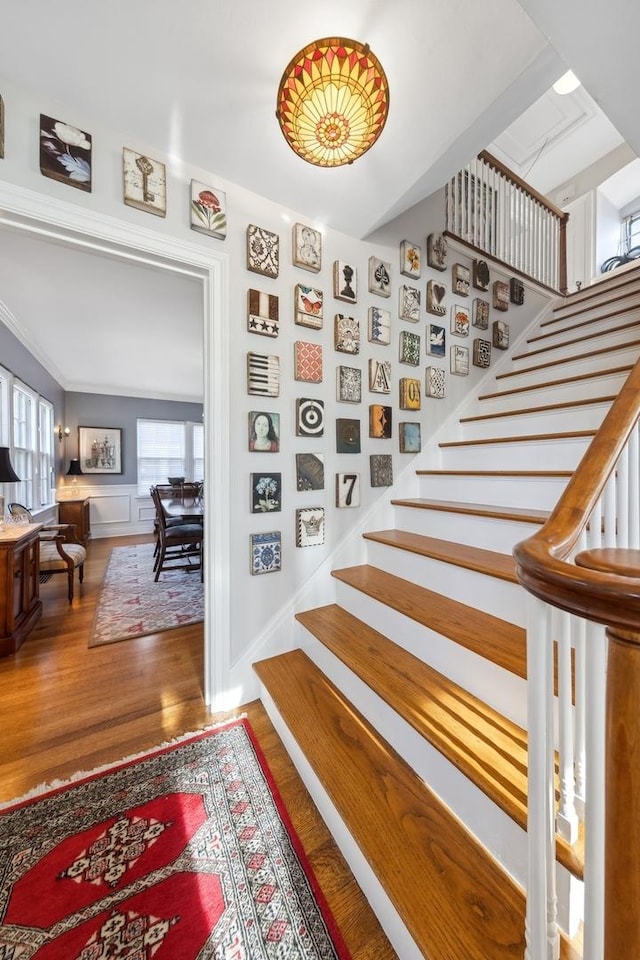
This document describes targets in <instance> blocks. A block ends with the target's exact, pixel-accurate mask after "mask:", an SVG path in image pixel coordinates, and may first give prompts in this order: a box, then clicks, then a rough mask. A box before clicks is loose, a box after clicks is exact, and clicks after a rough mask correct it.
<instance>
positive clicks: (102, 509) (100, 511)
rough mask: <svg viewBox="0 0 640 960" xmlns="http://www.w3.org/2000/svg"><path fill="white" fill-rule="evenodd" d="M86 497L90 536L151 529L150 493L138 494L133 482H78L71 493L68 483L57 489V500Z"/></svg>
mask: <svg viewBox="0 0 640 960" xmlns="http://www.w3.org/2000/svg"><path fill="white" fill-rule="evenodd" d="M80 497H89V498H90V504H89V510H90V515H91V536H92V537H93V538H95V539H97V540H99V539H102V538H104V537H127V536H133V535H134V534H138V533H152V531H153V520H154V517H155V509H154V506H153V502H152V500H151V497H148V496H147V497H141V496H139V495H138V488H137V487H136V486H135V484H130V485H129V484H110V485H105V484H101V485H100V486H92V485H91V484H88V483H83V484H78V486H77V488H76V489H75V490H74V491H73V494H71V493H70V492H69V487H65V488H63V489H61V490H59V491H58V499H59V500H69V499H74V500H75V499H77V498H80Z"/></svg>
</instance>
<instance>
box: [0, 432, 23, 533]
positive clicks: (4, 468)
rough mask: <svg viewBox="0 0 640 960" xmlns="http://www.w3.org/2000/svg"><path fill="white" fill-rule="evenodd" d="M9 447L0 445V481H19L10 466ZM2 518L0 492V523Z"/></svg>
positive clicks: (1, 496)
mask: <svg viewBox="0 0 640 960" xmlns="http://www.w3.org/2000/svg"><path fill="white" fill-rule="evenodd" d="M9 453H10V450H9V447H0V483H20V477H19V476H18V475H17V473H16V472H15V470H14V469H13V467H12V466H11V459H10V457H9ZM3 518H4V494H3V493H0V523H1V522H2V520H3Z"/></svg>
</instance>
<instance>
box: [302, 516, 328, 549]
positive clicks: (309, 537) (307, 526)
mask: <svg viewBox="0 0 640 960" xmlns="http://www.w3.org/2000/svg"><path fill="white" fill-rule="evenodd" d="M323 543H324V507H301V508H300V509H299V510H296V547H317V546H320V545H321V544H323Z"/></svg>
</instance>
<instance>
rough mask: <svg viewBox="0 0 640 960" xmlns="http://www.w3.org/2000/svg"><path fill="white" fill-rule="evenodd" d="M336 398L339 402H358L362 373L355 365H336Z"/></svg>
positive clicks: (360, 392) (360, 396)
mask: <svg viewBox="0 0 640 960" xmlns="http://www.w3.org/2000/svg"><path fill="white" fill-rule="evenodd" d="M336 373H337V390H336V399H337V400H339V401H340V402H341V403H360V401H361V400H362V373H361V371H360V370H358V369H357V368H356V367H338V369H337V371H336Z"/></svg>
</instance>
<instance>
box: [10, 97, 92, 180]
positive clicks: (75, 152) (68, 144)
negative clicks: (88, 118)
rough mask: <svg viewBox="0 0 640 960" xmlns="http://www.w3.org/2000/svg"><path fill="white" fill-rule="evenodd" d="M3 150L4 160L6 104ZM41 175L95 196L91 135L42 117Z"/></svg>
mask: <svg viewBox="0 0 640 960" xmlns="http://www.w3.org/2000/svg"><path fill="white" fill-rule="evenodd" d="M0 146H1V147H2V152H1V153H0V156H2V157H3V156H4V104H2V105H0ZM40 173H41V174H42V175H43V176H44V177H49V178H50V179H51V180H57V181H58V182H59V183H67V184H68V185H69V186H70V187H76V188H77V189H78V190H84V191H85V193H91V135H90V134H89V133H85V132H84V130H78V128H77V127H72V126H71V125H70V124H68V123H63V122H62V121H61V120H54V119H53V117H47V116H45V114H44V113H41V114H40Z"/></svg>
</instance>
